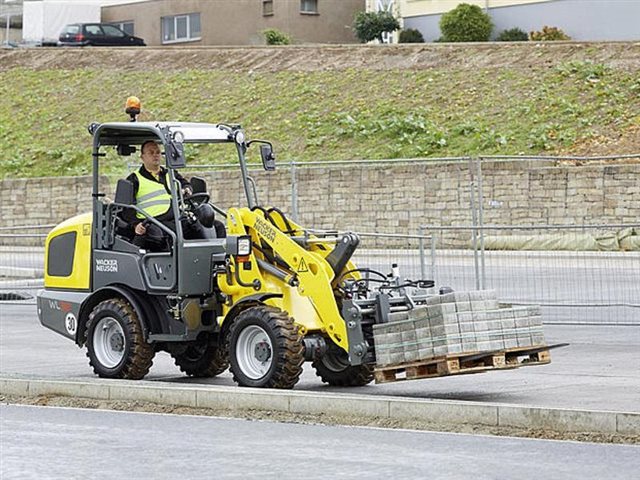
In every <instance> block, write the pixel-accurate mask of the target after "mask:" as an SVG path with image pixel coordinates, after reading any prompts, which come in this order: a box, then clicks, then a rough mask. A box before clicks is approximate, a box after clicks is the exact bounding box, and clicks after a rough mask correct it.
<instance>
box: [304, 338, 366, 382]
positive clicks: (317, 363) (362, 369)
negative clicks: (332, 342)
mask: <svg viewBox="0 0 640 480" xmlns="http://www.w3.org/2000/svg"><path fill="white" fill-rule="evenodd" d="M312 366H313V368H314V369H315V370H316V375H318V376H319V377H320V379H321V380H322V381H323V382H324V383H328V384H329V385H332V386H335V387H362V386H364V385H367V384H368V383H371V381H372V380H373V365H367V364H362V365H355V366H354V365H349V358H348V357H347V353H346V352H345V351H344V350H342V349H341V348H340V347H337V346H331V347H329V349H328V350H327V353H325V354H324V355H323V356H322V357H321V358H319V359H317V360H314V361H313V364H312Z"/></svg>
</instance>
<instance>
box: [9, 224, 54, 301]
mask: <svg viewBox="0 0 640 480" xmlns="http://www.w3.org/2000/svg"><path fill="white" fill-rule="evenodd" d="M27 228H28V229H29V230H31V231H43V229H46V228H50V226H48V225H46V226H35V227H34V226H30V227H11V229H6V228H4V229H0V300H4V301H7V300H23V299H33V297H34V295H35V292H36V291H37V290H38V289H40V288H42V287H43V285H44V283H43V277H44V242H45V239H46V234H44V233H42V234H41V233H28V234H27V233H6V232H7V231H11V230H16V229H19V230H21V231H27Z"/></svg>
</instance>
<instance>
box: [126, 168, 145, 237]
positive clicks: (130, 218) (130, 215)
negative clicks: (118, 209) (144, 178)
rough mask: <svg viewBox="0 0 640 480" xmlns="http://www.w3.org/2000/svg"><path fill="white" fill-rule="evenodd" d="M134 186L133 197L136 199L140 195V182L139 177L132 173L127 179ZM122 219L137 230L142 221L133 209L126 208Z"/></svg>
mask: <svg viewBox="0 0 640 480" xmlns="http://www.w3.org/2000/svg"><path fill="white" fill-rule="evenodd" d="M126 179H127V180H128V181H130V182H131V184H132V185H133V197H134V198H135V197H136V195H137V194H138V188H139V187H140V182H139V181H138V177H137V175H136V174H135V173H132V174H131V175H129V176H128V177H127V178H126ZM121 216H122V219H123V220H124V221H125V222H127V223H128V224H129V225H131V227H132V228H133V229H135V227H136V225H137V224H138V223H140V222H141V221H142V220H141V219H139V218H138V217H136V212H135V210H134V209H133V208H125V209H124V211H123V212H122V214H121Z"/></svg>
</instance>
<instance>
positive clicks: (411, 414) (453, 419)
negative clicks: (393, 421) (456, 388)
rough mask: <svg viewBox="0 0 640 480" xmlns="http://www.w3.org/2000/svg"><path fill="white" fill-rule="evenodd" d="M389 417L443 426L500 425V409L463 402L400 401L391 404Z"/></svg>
mask: <svg viewBox="0 0 640 480" xmlns="http://www.w3.org/2000/svg"><path fill="white" fill-rule="evenodd" d="M389 415H390V416H391V418H397V419H404V420H410V419H418V420H423V421H427V422H429V421H431V422H434V423H443V424H456V425H459V424H480V425H490V426H497V425H498V407H496V406H485V405H477V404H472V403H462V402H461V403H454V402H435V401H425V400H398V401H394V402H391V404H390V408H389Z"/></svg>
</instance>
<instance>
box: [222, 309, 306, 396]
mask: <svg viewBox="0 0 640 480" xmlns="http://www.w3.org/2000/svg"><path fill="white" fill-rule="evenodd" d="M229 360H230V364H231V372H232V373H233V380H234V381H235V382H237V383H238V384H239V385H241V386H244V387H266V388H293V386H294V385H295V384H296V383H297V382H298V379H299V378H300V374H301V373H302V363H303V362H304V355H303V345H302V338H301V336H300V335H299V333H298V327H297V326H296V325H295V324H294V323H293V319H292V318H291V317H290V316H289V315H288V314H287V313H286V312H283V311H282V310H280V309H279V308H275V307H269V306H266V305H261V306H258V307H251V308H248V309H247V310H245V311H244V312H242V313H241V314H240V315H238V317H237V318H236V320H235V321H234V323H233V325H232V326H231V331H230V332H229Z"/></svg>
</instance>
